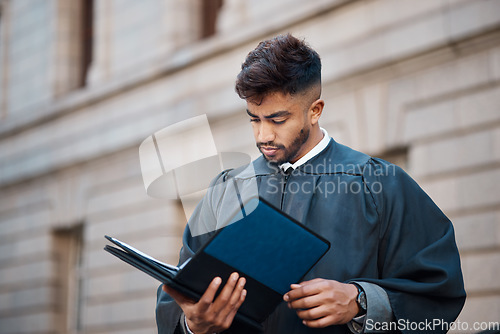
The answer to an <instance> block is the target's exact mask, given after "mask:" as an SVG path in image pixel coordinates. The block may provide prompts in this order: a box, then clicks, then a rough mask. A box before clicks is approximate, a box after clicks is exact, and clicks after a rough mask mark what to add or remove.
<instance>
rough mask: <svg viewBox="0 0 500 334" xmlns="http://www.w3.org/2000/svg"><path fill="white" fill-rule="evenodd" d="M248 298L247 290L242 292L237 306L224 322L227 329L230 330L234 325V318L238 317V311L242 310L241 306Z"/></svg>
mask: <svg viewBox="0 0 500 334" xmlns="http://www.w3.org/2000/svg"><path fill="white" fill-rule="evenodd" d="M246 296H247V290H242V291H241V293H240V296H239V300H238V302H237V304H236V305H235V307H234V308H233V309H232V310H231V312H229V314H228V315H227V317H226V320H225V322H224V325H225V326H226V328H229V327H230V326H231V324H232V323H233V320H234V317H235V316H236V313H237V312H238V309H239V308H240V306H241V304H243V302H244V301H245V298H246Z"/></svg>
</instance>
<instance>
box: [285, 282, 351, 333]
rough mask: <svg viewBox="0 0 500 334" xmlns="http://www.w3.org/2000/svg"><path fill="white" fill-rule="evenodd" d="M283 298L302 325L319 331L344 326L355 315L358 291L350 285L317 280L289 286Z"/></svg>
mask: <svg viewBox="0 0 500 334" xmlns="http://www.w3.org/2000/svg"><path fill="white" fill-rule="evenodd" d="M291 288H292V290H290V291H289V292H287V293H286V294H285V295H284V296H283V299H284V300H285V301H286V302H288V307H290V308H292V309H294V310H296V312H297V315H298V316H299V318H301V319H302V320H303V323H304V325H306V326H308V327H312V328H322V327H327V326H331V325H339V324H345V323H348V322H349V321H351V320H352V318H354V317H355V316H356V314H358V312H359V308H358V304H357V303H356V297H357V295H358V289H357V288H356V286H354V285H353V284H345V283H340V282H337V281H333V280H326V279H321V278H316V279H313V280H311V281H306V282H302V283H300V284H292V285H291Z"/></svg>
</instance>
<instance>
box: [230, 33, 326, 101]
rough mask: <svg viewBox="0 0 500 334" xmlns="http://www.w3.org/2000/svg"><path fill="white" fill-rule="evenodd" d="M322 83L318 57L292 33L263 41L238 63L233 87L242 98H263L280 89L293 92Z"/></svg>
mask: <svg viewBox="0 0 500 334" xmlns="http://www.w3.org/2000/svg"><path fill="white" fill-rule="evenodd" d="M317 83H321V59H320V57H319V55H318V53H317V52H316V51H314V50H313V49H312V48H311V47H309V46H308V45H307V44H306V43H305V42H304V41H303V40H299V39H297V38H295V37H294V36H292V35H291V34H286V35H278V36H276V37H274V38H272V39H269V40H267V41H262V42H260V43H259V45H258V46H257V47H256V48H255V50H253V51H250V53H249V54H248V55H247V58H246V59H245V62H244V63H243V64H242V65H241V72H240V73H239V74H238V77H237V79H236V86H235V90H236V93H238V95H239V96H240V98H242V99H262V98H263V97H265V96H266V95H267V94H270V93H274V92H281V93H283V94H290V95H294V94H296V93H299V92H303V91H304V90H305V89H307V88H309V87H311V86H312V85H313V84H317Z"/></svg>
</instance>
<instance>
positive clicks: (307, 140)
mask: <svg viewBox="0 0 500 334" xmlns="http://www.w3.org/2000/svg"><path fill="white" fill-rule="evenodd" d="M319 101H321V100H319ZM316 102H317V101H316ZM316 102H315V103H316ZM315 103H312V104H311V101H309V100H308V99H307V98H305V97H304V96H302V95H297V96H291V95H284V94H283V93H272V94H269V95H266V96H265V97H264V99H263V100H262V101H261V103H260V104H256V103H253V102H251V101H248V100H247V113H248V115H249V116H250V122H251V123H252V128H253V133H254V136H255V142H256V144H257V147H258V148H259V150H260V152H261V153H262V154H263V155H264V158H265V159H266V160H268V161H271V162H275V163H278V164H282V163H285V162H291V163H293V162H295V161H297V160H298V159H300V158H301V157H302V156H303V155H305V154H306V153H307V152H308V151H309V150H311V149H312V148H313V147H314V145H316V143H315V142H313V140H312V139H311V136H310V134H311V130H312V129H313V126H314V125H316V124H317V118H318V117H319V115H318V117H316V115H315V112H314V110H313V109H314V108H312V106H313V105H314V104H315ZM321 103H322V101H321ZM320 113H321V112H320Z"/></svg>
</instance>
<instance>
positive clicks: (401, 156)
mask: <svg viewBox="0 0 500 334" xmlns="http://www.w3.org/2000/svg"><path fill="white" fill-rule="evenodd" d="M378 157H379V158H381V159H383V160H386V161H389V162H390V163H393V164H395V165H397V166H399V167H401V168H403V169H407V168H408V147H406V146H402V147H396V148H393V149H391V150H387V151H385V152H382V154H380V155H378Z"/></svg>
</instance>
